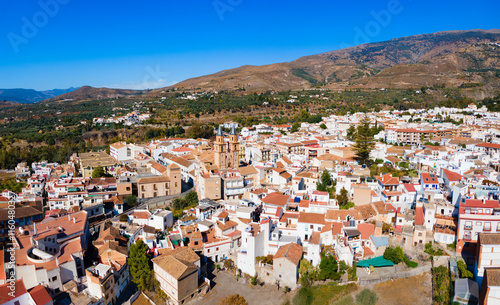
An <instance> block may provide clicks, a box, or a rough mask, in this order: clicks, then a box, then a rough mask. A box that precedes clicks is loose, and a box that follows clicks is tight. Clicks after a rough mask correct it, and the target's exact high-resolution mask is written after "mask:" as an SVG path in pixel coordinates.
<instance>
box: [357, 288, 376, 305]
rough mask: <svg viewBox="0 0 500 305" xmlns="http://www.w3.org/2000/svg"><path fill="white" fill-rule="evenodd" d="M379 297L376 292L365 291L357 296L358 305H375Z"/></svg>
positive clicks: (366, 289)
mask: <svg viewBox="0 0 500 305" xmlns="http://www.w3.org/2000/svg"><path fill="white" fill-rule="evenodd" d="M377 300H378V297H377V294H376V293H375V291H372V290H370V289H368V288H365V289H363V290H362V291H361V292H360V293H358V295H356V305H375V304H376V303H377Z"/></svg>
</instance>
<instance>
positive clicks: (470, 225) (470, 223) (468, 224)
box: [465, 221, 472, 230]
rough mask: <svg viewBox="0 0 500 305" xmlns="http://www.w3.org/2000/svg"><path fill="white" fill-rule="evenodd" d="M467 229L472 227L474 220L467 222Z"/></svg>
mask: <svg viewBox="0 0 500 305" xmlns="http://www.w3.org/2000/svg"><path fill="white" fill-rule="evenodd" d="M465 229H468V230H470V229H472V221H466V222H465Z"/></svg>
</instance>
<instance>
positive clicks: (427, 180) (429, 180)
mask: <svg viewBox="0 0 500 305" xmlns="http://www.w3.org/2000/svg"><path fill="white" fill-rule="evenodd" d="M422 180H423V181H424V182H425V183H430V184H438V183H439V181H438V178H437V177H436V175H434V174H433V175H432V176H431V174H430V173H422Z"/></svg>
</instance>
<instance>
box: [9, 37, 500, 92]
mask: <svg viewBox="0 0 500 305" xmlns="http://www.w3.org/2000/svg"><path fill="white" fill-rule="evenodd" d="M421 87H437V88H463V89H464V92H465V93H466V95H468V96H469V97H472V98H476V99H482V98H485V97H491V96H493V95H497V94H498V92H499V90H500V30H481V29H479V30H470V31H448V32H437V33H432V34H421V35H415V36H408V37H402V38H396V39H392V40H388V41H383V42H375V43H367V44H362V45H358V46H354V47H350V48H346V49H340V50H335V51H331V52H326V53H321V54H317V55H311V56H304V57H301V58H299V59H297V60H294V61H291V62H284V63H276V64H270V65H263V66H250V65H245V66H242V67H238V68H235V69H229V70H224V71H221V72H217V73H214V74H210V75H205V76H200V77H195V78H191V79H187V80H185V81H182V82H180V83H177V84H175V85H173V86H169V87H166V88H160V89H155V90H152V91H150V90H143V91H141V90H128V89H110V88H94V87H89V86H83V87H80V88H78V89H76V88H70V89H67V90H66V92H65V93H64V94H62V95H57V96H56V93H58V91H57V90H51V91H42V92H38V91H35V90H26V89H7V90H0V100H9V101H14V102H37V101H40V100H43V99H51V100H62V99H73V100H90V99H103V98H116V97H121V96H130V95H145V96H147V97H151V96H157V95H158V94H159V93H160V92H161V91H163V90H165V89H173V88H177V89H181V90H185V91H222V90H226V91H237V92H240V93H242V94H244V93H253V92H265V91H286V90H301V89H311V88H324V89H332V90H343V89H361V90H376V89H383V88H385V89H387V88H392V89H415V88H421ZM75 89H76V90H75ZM63 91H64V90H63ZM6 96H11V97H12V98H11V99H8V98H6Z"/></svg>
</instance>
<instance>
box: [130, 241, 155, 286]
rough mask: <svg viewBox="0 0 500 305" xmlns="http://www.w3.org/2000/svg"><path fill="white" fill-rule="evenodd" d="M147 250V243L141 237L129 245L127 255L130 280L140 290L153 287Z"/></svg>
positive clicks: (152, 275) (151, 270) (152, 276)
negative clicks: (128, 253)
mask: <svg viewBox="0 0 500 305" xmlns="http://www.w3.org/2000/svg"><path fill="white" fill-rule="evenodd" d="M148 250H149V248H148V245H146V244H145V243H144V242H143V241H142V239H139V240H138V241H137V243H135V244H133V245H131V246H130V255H129V257H128V265H129V266H130V274H131V275H132V281H133V282H134V283H135V284H136V285H137V288H138V289H140V290H153V289H154V274H153V269H152V267H151V265H150V262H151V260H150V257H149V256H148V254H147V251H148Z"/></svg>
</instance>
